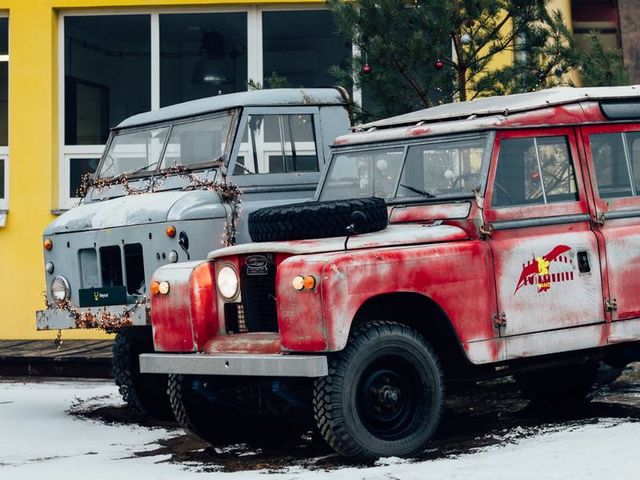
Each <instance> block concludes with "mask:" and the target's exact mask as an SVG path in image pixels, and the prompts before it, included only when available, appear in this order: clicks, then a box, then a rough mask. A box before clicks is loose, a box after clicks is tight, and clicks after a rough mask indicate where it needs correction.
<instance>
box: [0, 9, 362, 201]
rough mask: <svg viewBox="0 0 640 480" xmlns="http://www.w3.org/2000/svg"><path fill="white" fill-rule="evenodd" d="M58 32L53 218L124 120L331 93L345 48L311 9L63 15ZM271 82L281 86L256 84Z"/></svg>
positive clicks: (329, 22)
mask: <svg viewBox="0 0 640 480" xmlns="http://www.w3.org/2000/svg"><path fill="white" fill-rule="evenodd" d="M59 30H60V32H61V33H60V34H61V35H63V37H62V38H64V42H62V44H63V45H64V49H63V50H62V51H61V57H62V58H61V62H62V65H64V67H63V69H62V71H61V74H60V83H61V85H63V86H64V87H63V88H61V91H60V96H61V104H62V105H64V109H63V111H62V112H61V123H63V125H64V128H63V129H62V130H63V132H61V143H62V144H63V145H64V147H63V149H62V152H61V165H60V175H61V177H60V178H61V185H60V189H59V190H60V201H59V206H60V208H62V209H66V208H70V207H72V206H73V205H75V204H76V203H77V200H78V199H77V198H76V194H75V192H77V187H78V186H79V185H80V182H81V178H82V175H83V174H86V173H87V172H93V171H94V170H95V168H96V165H97V161H98V159H99V158H100V156H101V155H102V151H103V149H104V144H105V142H106V139H107V137H108V134H109V129H110V128H112V127H114V126H116V125H117V124H118V123H120V122H121V121H122V120H124V119H125V118H127V117H129V116H131V115H133V114H135V113H139V112H143V111H147V110H151V109H155V108H158V107H161V106H167V105H172V104H175V103H180V102H184V101H188V100H194V99H198V98H204V97H208V96H213V95H219V94H224V93H231V92H239V91H245V90H247V88H248V84H249V83H252V84H253V83H255V84H261V85H265V86H267V87H269V86H271V87H275V86H285V85H289V86H291V87H315V86H321V85H331V84H335V83H336V82H335V80H334V79H333V78H332V76H331V74H330V73H329V68H330V67H331V66H332V65H339V64H344V62H347V61H348V60H349V58H350V55H351V45H349V44H345V42H344V40H343V39H341V37H339V36H338V34H337V33H334V32H336V30H337V29H336V27H335V24H334V23H333V19H332V15H331V13H330V12H328V11H327V10H317V7H316V10H311V9H301V10H296V11H269V8H267V7H265V8H255V7H252V8H241V7H238V8H237V9H235V11H229V10H225V11H219V10H218V11H215V10H213V9H208V10H205V11H202V12H199V13H195V12H194V11H193V10H190V11H189V13H173V12H171V13H162V12H160V13H156V11H154V12H153V13H145V12H136V13H132V14H129V13H127V14H101V15H91V14H89V15H86V14H85V13H84V12H77V13H75V12H68V13H65V14H63V15H61V16H60V26H59ZM114 32H117V35H114ZM260 32H262V35H261V34H260ZM263 72H264V75H263ZM274 72H275V74H276V76H278V77H282V78H283V79H284V82H285V83H281V84H279V85H270V82H269V81H265V78H267V79H268V78H269V77H271V76H272V74H273V73H274ZM0 74H1V72H0ZM0 135H1V132H0ZM309 161H311V160H309ZM285 167H286V165H284V164H283V165H281V168H285ZM274 168H276V167H275V166H274Z"/></svg>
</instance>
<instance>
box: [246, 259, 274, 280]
mask: <svg viewBox="0 0 640 480" xmlns="http://www.w3.org/2000/svg"><path fill="white" fill-rule="evenodd" d="M246 263H247V275H266V274H267V273H268V268H269V259H268V258H267V257H265V256H264V255H251V256H250V257H247V262H246Z"/></svg>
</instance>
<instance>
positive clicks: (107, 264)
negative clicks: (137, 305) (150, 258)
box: [81, 243, 145, 295]
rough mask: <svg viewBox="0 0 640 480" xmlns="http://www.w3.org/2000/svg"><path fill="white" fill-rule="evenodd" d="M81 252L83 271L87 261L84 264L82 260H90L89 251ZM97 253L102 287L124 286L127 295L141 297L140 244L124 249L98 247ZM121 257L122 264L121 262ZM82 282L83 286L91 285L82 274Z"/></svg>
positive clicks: (142, 269) (127, 246) (142, 261)
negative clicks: (98, 254)
mask: <svg viewBox="0 0 640 480" xmlns="http://www.w3.org/2000/svg"><path fill="white" fill-rule="evenodd" d="M81 252H83V253H84V256H82V255H81V262H82V268H83V269H84V267H85V263H88V261H87V262H84V261H83V260H85V259H87V260H89V259H90V258H91V254H90V250H89V249H88V250H87V251H86V252H85V251H81ZM99 252H100V277H101V281H102V284H101V286H102V287H122V286H125V287H127V293H128V294H129V295H142V294H143V293H144V291H145V275H144V256H143V253H142V245H141V244H139V243H132V244H127V245H124V247H120V246H118V245H110V246H107V247H100V249H99ZM94 255H95V254H94ZM123 256H124V262H123V261H122V257H123ZM123 263H124V271H123ZM83 281H84V283H85V284H90V283H91V282H90V280H89V279H88V278H86V279H85V278H84V273H83ZM86 286H98V285H86Z"/></svg>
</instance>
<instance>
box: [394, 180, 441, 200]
mask: <svg viewBox="0 0 640 480" xmlns="http://www.w3.org/2000/svg"><path fill="white" fill-rule="evenodd" d="M400 186H401V187H402V188H406V189H407V190H411V191H412V192H413V193H417V194H419V195H422V196H423V197H427V198H436V196H435V195H434V194H433V193H430V192H427V191H426V190H420V189H419V188H415V187H410V186H409V185H405V184H403V183H401V184H400Z"/></svg>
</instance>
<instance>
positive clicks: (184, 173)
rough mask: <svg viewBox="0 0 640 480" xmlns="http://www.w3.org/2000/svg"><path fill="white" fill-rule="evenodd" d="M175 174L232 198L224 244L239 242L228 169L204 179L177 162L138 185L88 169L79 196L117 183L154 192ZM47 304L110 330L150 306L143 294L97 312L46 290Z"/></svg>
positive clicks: (236, 192) (79, 323) (82, 324)
mask: <svg viewBox="0 0 640 480" xmlns="http://www.w3.org/2000/svg"><path fill="white" fill-rule="evenodd" d="M171 176H179V177H181V178H186V179H188V180H189V183H188V184H187V185H185V186H184V187H182V188H181V189H180V190H182V191H190V190H210V191H214V192H216V193H218V194H219V195H220V197H221V198H222V201H224V202H229V203H230V204H231V219H230V221H229V222H228V223H227V226H226V232H225V238H224V245H225V246H231V245H235V244H236V240H237V236H238V235H237V230H236V227H237V220H238V217H239V215H240V202H241V200H240V196H241V195H242V191H241V190H240V188H239V187H238V186H237V185H235V184H233V183H231V182H227V176H226V173H224V172H222V180H223V181H222V182H217V181H213V180H206V179H203V178H202V177H201V176H199V175H198V174H196V173H194V172H191V171H189V170H188V169H187V168H186V167H184V166H183V165H179V164H177V165H174V166H172V167H170V168H167V169H166V170H163V171H162V172H161V173H159V174H154V175H151V176H150V177H146V178H142V179H138V178H136V179H135V181H139V180H141V181H142V182H143V186H142V187H141V188H136V187H133V186H131V185H130V179H129V178H128V177H127V176H126V175H118V176H116V177H112V178H94V177H93V175H92V174H90V173H88V174H85V175H83V177H82V184H81V186H80V188H79V189H78V196H79V197H81V198H84V196H85V195H86V193H87V192H88V191H89V189H90V188H93V189H94V190H95V191H96V192H98V193H100V192H102V191H103V190H104V189H105V188H110V187H112V186H115V185H120V186H122V189H123V191H124V195H125V196H127V195H140V194H143V193H153V192H156V191H157V190H158V189H159V188H161V187H162V186H163V185H164V184H165V182H166V180H167V179H168V178H169V177H171ZM44 297H45V306H46V308H47V309H58V310H65V311H67V312H69V314H70V315H71V316H72V317H73V319H74V322H75V327H76V328H100V329H103V330H105V331H107V332H112V331H116V330H119V329H121V328H124V327H129V326H131V325H132V324H133V321H132V318H131V317H132V316H133V313H134V312H135V311H136V310H137V309H138V308H140V307H143V308H144V309H145V310H147V309H148V308H149V303H150V301H149V298H148V297H146V296H142V297H141V298H140V299H139V300H138V301H137V302H136V303H134V304H133V305H131V307H129V308H125V309H124V310H123V311H122V313H120V314H117V313H113V312H110V311H109V310H108V309H107V308H101V309H98V310H97V311H96V312H95V313H93V312H90V311H83V310H82V309H80V308H79V307H78V306H76V305H74V304H73V303H71V302H70V301H69V300H65V301H63V302H60V303H51V302H50V301H49V300H48V299H47V297H46V294H44ZM55 343H56V345H57V346H58V348H60V345H61V344H62V338H61V331H60V330H58V335H57V337H56V340H55Z"/></svg>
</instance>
